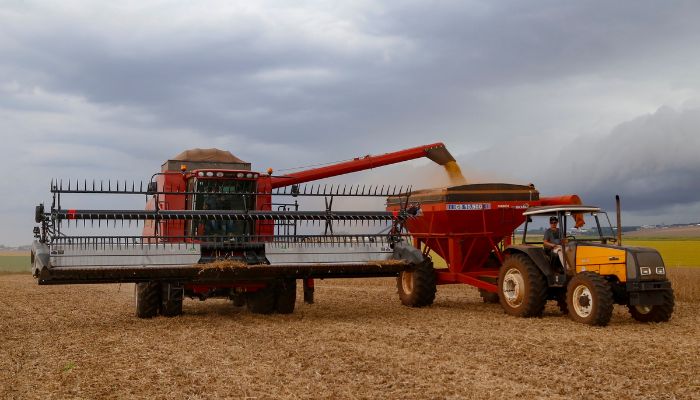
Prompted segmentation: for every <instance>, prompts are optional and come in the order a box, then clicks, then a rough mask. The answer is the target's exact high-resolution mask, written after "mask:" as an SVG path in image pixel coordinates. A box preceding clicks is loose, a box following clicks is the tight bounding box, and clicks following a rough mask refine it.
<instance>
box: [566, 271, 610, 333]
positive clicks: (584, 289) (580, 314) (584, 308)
mask: <svg viewBox="0 0 700 400" xmlns="http://www.w3.org/2000/svg"><path fill="white" fill-rule="evenodd" d="M566 303H567V306H568V309H569V315H570V316H571V319H573V320H574V321H576V322H581V323H583V324H588V325H597V326H605V325H607V324H608V323H609V322H610V318H611V317H612V312H613V293H612V288H611V287H610V283H608V281H606V280H605V278H603V277H602V276H600V275H598V274H596V273H595V272H581V273H579V274H577V275H575V276H574V277H573V278H572V279H571V281H570V282H569V286H568V288H567V290H566Z"/></svg>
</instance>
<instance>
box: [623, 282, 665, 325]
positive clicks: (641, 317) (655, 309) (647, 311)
mask: <svg viewBox="0 0 700 400" xmlns="http://www.w3.org/2000/svg"><path fill="white" fill-rule="evenodd" d="M662 293H663V294H662V296H663V303H661V304H659V305H655V306H631V305H628V306H627V308H628V309H629V312H630V315H632V318H634V319H636V320H637V321H639V322H666V321H668V320H669V319H671V314H673V306H674V305H675V301H674V299H673V289H670V288H669V289H666V290H664V291H663V292H662Z"/></svg>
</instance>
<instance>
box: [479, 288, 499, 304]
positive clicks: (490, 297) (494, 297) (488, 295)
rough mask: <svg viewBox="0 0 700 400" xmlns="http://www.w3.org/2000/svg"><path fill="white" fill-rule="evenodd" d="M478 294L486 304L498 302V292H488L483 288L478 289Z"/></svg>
mask: <svg viewBox="0 0 700 400" xmlns="http://www.w3.org/2000/svg"><path fill="white" fill-rule="evenodd" d="M479 296H481V299H482V300H483V301H484V303H487V304H496V303H498V293H494V292H488V291H486V290H484V289H479Z"/></svg>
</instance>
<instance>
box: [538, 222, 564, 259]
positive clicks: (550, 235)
mask: <svg viewBox="0 0 700 400" xmlns="http://www.w3.org/2000/svg"><path fill="white" fill-rule="evenodd" d="M558 223H559V219H558V218H557V217H549V229H547V230H546V231H545V232H544V240H543V242H544V243H543V244H544V248H545V249H549V250H550V251H551V252H552V253H554V254H556V255H557V256H559V261H560V262H561V265H564V253H563V252H562V250H561V231H560V230H559V228H558V227H557V224H558Z"/></svg>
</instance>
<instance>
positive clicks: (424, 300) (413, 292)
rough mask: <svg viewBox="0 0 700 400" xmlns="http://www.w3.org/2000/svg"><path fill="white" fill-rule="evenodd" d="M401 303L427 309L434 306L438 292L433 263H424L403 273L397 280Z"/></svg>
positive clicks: (428, 261)
mask: <svg viewBox="0 0 700 400" xmlns="http://www.w3.org/2000/svg"><path fill="white" fill-rule="evenodd" d="M396 287H397V288H398V289H399V298H400V299H401V303H402V304H403V305H405V306H409V307H425V306H429V305H431V304H433V301H434V300H435V292H437V286H436V278H435V269H433V262H432V261H430V260H427V261H424V262H422V263H420V264H418V265H416V267H415V268H414V269H412V270H407V271H402V272H401V273H400V274H399V276H398V277H397V278H396Z"/></svg>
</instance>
